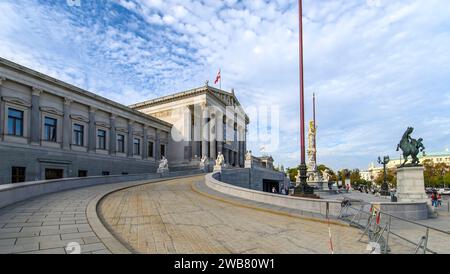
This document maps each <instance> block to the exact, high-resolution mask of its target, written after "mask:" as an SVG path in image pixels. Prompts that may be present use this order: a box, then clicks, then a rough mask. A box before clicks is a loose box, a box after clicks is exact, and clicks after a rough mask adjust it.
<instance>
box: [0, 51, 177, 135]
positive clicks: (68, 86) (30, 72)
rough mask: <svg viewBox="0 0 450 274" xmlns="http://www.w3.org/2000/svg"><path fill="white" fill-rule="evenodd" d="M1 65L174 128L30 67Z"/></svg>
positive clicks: (3, 63) (10, 63) (164, 122)
mask: <svg viewBox="0 0 450 274" xmlns="http://www.w3.org/2000/svg"><path fill="white" fill-rule="evenodd" d="M0 65H3V66H6V67H8V68H10V69H13V70H16V71H20V72H22V73H25V74H28V75H30V76H32V77H35V78H38V79H40V80H42V81H46V82H49V83H51V84H54V85H57V86H59V87H62V88H65V89H68V90H70V91H72V92H75V93H78V94H80V95H83V96H86V97H89V98H91V99H94V100H97V101H101V102H105V103H108V104H110V105H112V106H114V107H117V108H119V109H121V110H123V111H126V112H129V113H132V114H134V115H137V116H140V117H143V118H146V119H149V120H151V121H154V122H156V123H159V124H161V125H164V126H168V127H172V126H173V125H172V124H170V123H168V122H166V121H163V120H161V119H158V118H156V117H153V116H150V115H147V114H144V113H142V112H140V111H137V110H134V109H132V108H130V107H127V106H125V105H122V104H120V103H117V102H115V101H112V100H110V99H108V98H105V97H102V96H100V95H97V94H95V93H93V92H90V91H87V90H84V89H82V88H79V87H76V86H74V85H71V84H69V83H66V82H64V81H61V80H58V79H56V78H53V77H51V76H48V75H45V74H43V73H40V72H38V71H35V70H33V69H30V68H28V67H25V66H22V65H20V64H17V63H14V62H12V61H9V60H7V59H4V58H1V57H0ZM44 90H45V89H44Z"/></svg>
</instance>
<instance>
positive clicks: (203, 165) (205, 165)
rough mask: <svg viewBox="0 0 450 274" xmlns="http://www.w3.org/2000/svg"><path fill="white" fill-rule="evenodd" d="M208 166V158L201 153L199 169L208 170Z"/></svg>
mask: <svg viewBox="0 0 450 274" xmlns="http://www.w3.org/2000/svg"><path fill="white" fill-rule="evenodd" d="M208 167H209V158H208V157H206V156H205V155H203V157H202V159H201V160H200V170H203V171H204V172H208Z"/></svg>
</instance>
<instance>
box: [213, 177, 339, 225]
mask: <svg viewBox="0 0 450 274" xmlns="http://www.w3.org/2000/svg"><path fill="white" fill-rule="evenodd" d="M205 178H206V180H205V182H206V185H207V186H208V187H210V188H212V189H214V190H216V191H219V192H221V193H224V194H228V195H231V196H235V197H239V198H242V199H247V200H252V201H256V202H261V203H266V204H271V205H276V206H281V207H286V208H292V209H297V210H302V211H306V212H311V213H316V214H321V215H323V216H326V213H327V205H328V206H329V216H333V217H337V216H339V213H340V210H341V202H340V201H336V200H316V199H306V198H298V197H292V196H281V195H276V194H272V193H266V192H261V191H256V190H250V189H246V188H242V187H237V186H233V185H230V184H226V183H223V182H220V181H219V180H218V179H219V178H220V173H213V174H207V175H206V177H205Z"/></svg>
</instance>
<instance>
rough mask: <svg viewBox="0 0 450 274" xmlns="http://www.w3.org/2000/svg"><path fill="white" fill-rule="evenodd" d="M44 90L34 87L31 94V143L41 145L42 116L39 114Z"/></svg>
mask: <svg viewBox="0 0 450 274" xmlns="http://www.w3.org/2000/svg"><path fill="white" fill-rule="evenodd" d="M41 94H42V89H39V88H35V87H33V91H32V93H31V119H30V143H31V144H32V145H39V144H40V140H41V134H40V133H41V117H40V116H41V115H40V113H39V107H40V103H39V101H40V97H41Z"/></svg>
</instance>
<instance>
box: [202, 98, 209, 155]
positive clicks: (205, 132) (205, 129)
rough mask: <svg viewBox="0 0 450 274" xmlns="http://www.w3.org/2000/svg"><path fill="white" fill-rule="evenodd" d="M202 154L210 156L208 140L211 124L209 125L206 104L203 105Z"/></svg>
mask: <svg viewBox="0 0 450 274" xmlns="http://www.w3.org/2000/svg"><path fill="white" fill-rule="evenodd" d="M202 113H203V115H202V155H201V156H203V155H205V156H208V155H209V154H208V140H209V125H208V120H207V119H208V110H207V108H206V104H204V105H202Z"/></svg>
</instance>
